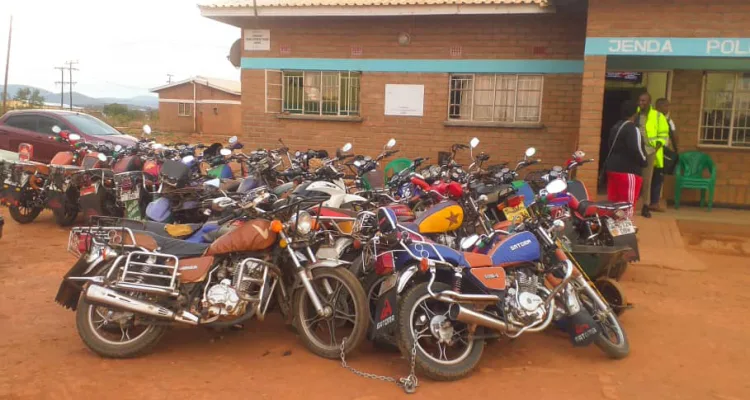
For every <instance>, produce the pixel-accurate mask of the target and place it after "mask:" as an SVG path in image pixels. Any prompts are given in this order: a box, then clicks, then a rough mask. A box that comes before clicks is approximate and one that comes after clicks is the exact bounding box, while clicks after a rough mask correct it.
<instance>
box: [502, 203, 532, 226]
mask: <svg viewBox="0 0 750 400" xmlns="http://www.w3.org/2000/svg"><path fill="white" fill-rule="evenodd" d="M503 214H505V218H506V219H507V220H508V221H514V222H515V221H519V220H520V221H523V220H524V219H526V218H528V217H529V211H528V210H527V209H526V206H525V205H523V204H519V205H517V206H515V207H505V208H503ZM520 221H519V222H520Z"/></svg>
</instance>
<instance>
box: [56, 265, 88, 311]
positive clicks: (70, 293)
mask: <svg viewBox="0 0 750 400" xmlns="http://www.w3.org/2000/svg"><path fill="white" fill-rule="evenodd" d="M88 266H89V264H88V263H87V262H86V255H83V256H81V257H80V258H79V259H78V262H76V263H75V265H73V267H71V268H70V270H69V271H68V272H67V273H66V274H65V276H63V279H62V282H60V288H58V289H57V295H56V296H55V302H56V303H57V304H60V305H61V306H63V307H64V308H67V309H70V310H72V311H75V310H76V307H77V306H78V297H79V296H80V295H81V290H82V286H80V285H78V284H76V283H73V282H71V281H69V280H68V277H71V276H81V275H83V273H84V272H85V271H86V268H88Z"/></svg>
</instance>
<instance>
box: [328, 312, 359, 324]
mask: <svg viewBox="0 0 750 400" xmlns="http://www.w3.org/2000/svg"><path fill="white" fill-rule="evenodd" d="M333 318H334V319H340V320H344V321H349V322H351V323H352V325H354V324H355V322H354V320H355V319H356V316H355V315H354V314H349V313H345V312H343V311H341V310H339V309H335V310H334V312H333Z"/></svg>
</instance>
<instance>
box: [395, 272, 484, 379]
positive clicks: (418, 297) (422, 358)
mask: <svg viewBox="0 0 750 400" xmlns="http://www.w3.org/2000/svg"><path fill="white" fill-rule="evenodd" d="M428 284H429V283H428V282H423V283H420V284H418V285H416V286H414V287H412V288H411V289H409V291H408V292H406V294H405V295H404V296H403V297H402V298H401V300H400V301H399V306H398V332H397V334H396V341H397V343H398V348H399V350H401V354H402V355H403V356H404V357H405V358H406V359H407V360H410V359H411V350H412V346H413V345H414V334H413V332H412V330H411V319H412V314H413V313H414V312H415V311H416V309H417V307H418V305H419V303H421V301H422V300H423V299H425V298H428V297H431V296H430V293H429V291H428V290H427V286H428ZM450 289H451V287H450V286H448V285H446V284H444V283H441V282H436V283H434V284H433V286H432V290H433V291H434V292H440V291H443V290H450ZM484 345H485V343H484V339H476V340H474V341H473V342H472V344H471V346H472V347H471V349H469V352H468V354H467V355H466V356H464V357H463V359H462V360H461V361H458V362H452V363H440V362H437V361H435V359H434V358H432V357H430V356H428V355H427V354H426V353H425V352H424V350H423V349H422V348H421V346H417V352H416V361H415V367H416V370H417V371H418V375H419V374H421V375H424V376H426V377H428V378H430V379H432V380H436V381H455V380H458V379H461V378H464V377H465V376H467V375H469V374H470V373H471V371H473V370H474V368H475V367H476V366H477V364H479V361H480V360H481V358H482V352H483V351H484Z"/></svg>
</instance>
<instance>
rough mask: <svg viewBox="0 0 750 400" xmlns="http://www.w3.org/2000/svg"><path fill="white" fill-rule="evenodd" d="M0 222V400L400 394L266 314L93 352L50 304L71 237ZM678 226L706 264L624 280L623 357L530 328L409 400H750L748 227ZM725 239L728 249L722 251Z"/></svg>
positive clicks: (68, 317)
mask: <svg viewBox="0 0 750 400" xmlns="http://www.w3.org/2000/svg"><path fill="white" fill-rule="evenodd" d="M0 214H1V215H3V216H4V217H5V218H6V224H5V231H4V236H3V238H2V239H0V398H52V399H67V398H74V397H75V398H118V399H130V398H133V399H148V398H160V399H164V398H190V399H202V398H207V399H208V398H210V399H216V398H254V399H257V398H273V399H277V398H278V399H287V398H289V399H294V398H306V399H358V400H375V399H390V398H394V397H405V395H404V394H403V392H402V391H401V390H400V389H398V388H397V387H396V386H395V385H393V384H389V383H384V382H378V381H373V380H367V379H364V378H360V377H357V376H354V375H352V374H351V373H350V372H348V371H346V370H344V369H343V368H341V366H340V364H339V363H338V362H337V361H333V360H325V359H321V358H318V357H316V356H314V355H312V354H310V353H309V352H307V351H306V350H305V349H304V348H303V346H302V345H301V344H300V342H299V340H297V338H295V336H294V334H293V333H291V332H290V331H289V330H287V329H285V328H284V326H283V325H282V323H281V321H280V319H279V318H278V317H277V316H273V315H272V316H270V317H269V318H268V319H267V321H265V322H263V323H260V322H253V323H250V324H248V326H247V327H246V328H245V329H244V330H242V331H238V332H227V333H225V334H224V335H223V337H216V335H215V334H212V333H209V332H208V331H206V330H202V329H173V330H171V331H170V332H169V333H168V334H167V335H166V336H165V337H164V339H163V340H162V342H161V343H160V344H159V345H158V346H157V348H156V349H155V351H154V352H153V353H151V354H149V355H147V356H145V357H142V358H139V359H133V360H106V359H102V358H99V357H97V356H96V355H94V354H93V353H91V352H90V351H88V350H87V349H86V348H85V347H84V345H83V343H82V342H81V340H80V338H79V337H78V334H77V333H76V330H75V322H74V315H73V313H72V312H70V311H67V310H64V309H63V308H61V307H59V306H58V305H56V304H55V303H54V300H53V299H54V295H55V293H56V290H57V287H58V284H59V282H60V277H61V276H62V275H63V274H64V273H65V272H66V270H67V269H68V268H69V266H70V265H72V263H73V262H74V260H73V258H72V256H70V255H68V254H67V253H66V252H65V245H66V242H67V231H66V230H64V229H62V228H58V227H57V226H55V224H54V222H53V219H52V216H51V214H49V213H47V212H45V213H43V214H42V215H41V216H40V217H39V219H38V220H37V221H35V222H34V223H33V224H30V225H26V226H19V225H18V224H16V223H15V221H13V220H11V219H10V218H9V216H8V214H7V210H6V209H4V208H3V209H2V210H0ZM680 229H681V230H682V231H683V233H684V235H685V243H687V245H688V246H689V248H690V252H691V254H692V255H694V257H695V258H696V259H699V260H701V261H703V262H704V263H705V264H706V265H707V266H708V270H707V271H701V272H685V271H675V270H669V269H662V268H656V267H647V266H639V265H634V266H632V267H631V268H630V269H629V270H628V272H627V273H626V274H625V276H624V278H623V281H622V286H623V287H624V288H625V289H626V291H627V294H628V296H629V301H631V302H633V303H635V305H636V306H635V308H634V309H632V310H629V311H627V312H626V313H625V315H623V317H622V323H623V324H624V327H625V329H626V332H627V334H628V336H629V339H630V346H631V349H632V353H631V355H630V357H628V358H627V359H625V360H622V361H612V360H609V359H607V358H605V357H604V356H603V354H602V353H601V352H600V351H599V350H598V349H597V348H596V347H593V346H592V347H589V348H583V349H575V348H572V347H571V346H570V344H569V341H568V339H567V337H566V336H565V335H563V334H561V333H559V332H554V331H550V332H546V333H542V334H536V335H534V334H530V335H526V336H522V337H521V338H519V339H517V340H515V341H508V340H505V341H501V342H498V343H494V344H492V345H490V346H488V348H487V350H486V352H485V354H484V357H483V359H482V362H481V364H480V368H479V369H478V370H477V371H476V372H475V373H474V374H473V375H472V376H470V377H469V378H467V379H465V380H462V381H459V382H453V383H438V382H432V381H429V380H427V379H422V380H421V382H420V383H421V384H420V387H419V388H418V390H417V394H415V395H413V396H412V398H415V399H419V398H436V397H441V398H442V397H445V396H446V395H448V396H451V394H454V395H460V396H462V397H465V396H467V395H479V394H482V395H485V396H488V397H493V398H523V399H536V398H539V399H547V398H555V399H608V400H613V399H659V400H664V399H718V400H730V399H748V398H750V380H748V376H750V375H748V371H750V347H749V346H748V341H749V340H750V322H748V321H750V320H749V319H748V318H745V317H746V315H747V310H748V303H750V291H748V289H747V288H748V287H749V286H750V273H748V267H750V258H748V257H750V251H745V250H750V248H748V244H750V228H738V229H734V230H732V229H729V230H727V232H729V233H726V234H724V233H723V232H724V230H723V229H722V227H721V226H719V227H712V229H711V230H707V229H706V228H705V227H704V226H703V225H702V224H700V223H682V222H681V223H680ZM710 232H714V233H713V236H712V234H711V233H710ZM719 233H722V234H719ZM727 240H730V241H732V243H734V244H732V245H728V246H725V245H722V244H721V243H725V242H726V241H727ZM717 243H719V244H717ZM736 243H739V244H736ZM349 361H350V363H351V364H352V365H353V366H355V367H357V368H361V369H364V370H366V371H368V372H374V373H380V374H388V375H397V376H402V375H405V374H406V372H407V365H406V362H405V360H403V359H401V357H400V356H399V355H398V354H394V353H383V352H378V351H376V350H375V349H373V348H372V347H371V346H369V345H367V346H365V347H364V349H362V350H361V351H359V352H358V353H356V354H354V355H352V357H350V360H349Z"/></svg>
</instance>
